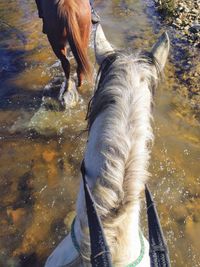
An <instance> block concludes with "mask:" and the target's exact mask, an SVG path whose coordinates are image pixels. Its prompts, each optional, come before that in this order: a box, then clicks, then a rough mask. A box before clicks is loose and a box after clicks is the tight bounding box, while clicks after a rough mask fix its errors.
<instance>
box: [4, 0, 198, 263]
mask: <svg viewBox="0 0 200 267" xmlns="http://www.w3.org/2000/svg"><path fill="white" fill-rule="evenodd" d="M96 6H97V10H98V11H99V13H100V15H101V18H102V25H103V27H104V28H105V33H106V35H107V37H108V39H109V40H112V43H113V44H114V45H115V46H117V47H120V48H123V47H132V48H134V49H135V48H136V49H138V48H142V49H146V48H148V47H150V46H151V45H152V44H153V42H154V41H155V40H156V38H157V36H158V35H159V34H160V33H161V32H162V31H163V30H164V29H163V28H161V25H160V24H159V23H158V20H157V18H156V17H155V14H154V13H153V9H152V2H150V1H147V2H146V1H141V0H140V1H139V0H138V1H136V0H135V1H133V0H132V1H128V0H127V1H119V0H118V1H117V0H115V1H114V0H113V1H104V0H101V1H97V2H96ZM147 7H148V8H147ZM147 13H148V15H147ZM168 30H169V34H171V35H172V34H173V33H171V30H170V29H168ZM175 49H176V46H175V45H174V44H173V45H172V49H171V56H170V60H169V63H168V65H167V68H166V72H165V76H166V77H165V80H164V81H163V82H162V83H163V84H162V85H161V86H160V87H159V89H158V91H157V93H156V96H155V107H154V132H155V144H154V147H153V152H152V161H151V172H152V179H151V180H150V183H149V185H150V187H151V190H152V192H153V193H154V196H155V200H156V203H157V207H158V211H159V214H160V218H161V223H162V225H163V230H164V233H165V236H166V239H167V243H168V245H169V250H170V256H171V260H172V266H176V267H182V266H185V267H189V266H193V267H197V266H200V255H199V252H198V248H199V245H200V244H199V235H200V198H199V197H200V189H199V188H200V187H199V185H200V175H199V173H200V167H199V164H198V161H199V159H200V148H199V139H200V134H199V133H200V129H199V124H198V123H197V121H196V120H195V118H194V116H193V114H192V113H190V110H188V109H186V108H187V105H186V104H185V102H184V99H183V98H182V97H181V96H179V95H178V94H177V91H175V90H174V88H177V87H180V86H181V82H180V80H179V78H178V76H177V72H178V71H179V70H180V69H178V66H177V65H176V64H175V63H176V60H175V55H176V51H175ZM193 53H194V55H195V53H196V52H195V51H193ZM0 58H1V61H0V166H1V168H0V200H1V201H0V221H1V224H0V266H18V262H19V261H18V257H19V256H20V258H21V259H22V260H23V262H24V265H23V266H34V267H35V266H43V262H44V260H45V259H46V257H47V256H48V255H49V253H50V251H51V250H52V249H53V248H54V247H55V246H56V244H57V243H58V242H59V240H61V239H62V238H63V236H64V235H65V234H66V233H67V231H68V230H69V221H70V220H71V218H72V217H73V215H74V208H75V199H76V194H77V189H78V184H79V167H80V162H81V159H82V155H83V151H84V146H85V142H86V138H87V136H86V134H84V132H82V130H84V129H85V127H86V123H85V120H84V119H85V114H86V106H87V103H88V100H89V97H90V95H91V93H92V92H91V89H90V90H89V88H88V85H85V86H84V90H83V93H82V96H81V99H80V103H79V104H78V105H77V106H75V107H74V108H72V109H71V110H67V111H60V110H59V109H58V110H46V109H45V108H44V105H43V104H44V103H43V100H42V99H43V98H42V96H43V91H44V88H45V87H51V85H52V84H53V85H55V84H56V83H58V84H59V83H60V84H61V82H62V80H63V76H62V73H61V69H60V66H59V64H58V62H57V60H56V58H55V56H54V54H53V52H52V51H51V49H50V47H49V44H48V42H47V40H46V36H45V35H43V34H42V33H41V21H40V20H39V19H38V18H37V12H36V8H35V4H34V2H33V1H28V2H27V1H25V0H15V1H14V0H13V1H9V2H8V1H5V0H2V1H1V2H0ZM91 58H93V54H92V49H91ZM180 63H181V61H180ZM194 64H195V63H194ZM175 65H176V68H175ZM180 66H181V64H180ZM183 110H185V113H186V114H185V116H184V113H183V112H182V111H183ZM144 227H145V226H144Z"/></svg>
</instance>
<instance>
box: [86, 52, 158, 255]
mask: <svg viewBox="0 0 200 267" xmlns="http://www.w3.org/2000/svg"><path fill="white" fill-rule="evenodd" d="M158 70H159V67H158V66H157V64H156V62H155V61H154V60H153V57H151V56H149V55H148V56H146V55H144V54H137V55H128V54H122V53H121V52H117V53H116V54H114V53H113V54H110V55H108V57H107V59H106V60H104V62H103V64H102V66H101V67H100V70H99V74H98V77H97V82H96V90H95V93H94V96H93V98H92V99H91V102H90V104H89V109H88V116H87V118H88V127H89V129H91V127H92V125H93V122H94V121H95V119H96V118H97V116H99V115H100V114H101V113H103V112H107V113H106V114H107V116H106V117H105V122H104V129H103V130H102V131H103V132H102V138H103V142H104V145H105V147H104V150H103V151H100V153H102V155H103V156H104V159H105V162H104V166H103V168H102V171H101V174H100V175H99V176H98V179H97V182H96V185H95V188H94V190H93V195H94V198H95V201H96V206H97V210H98V214H99V215H100V217H101V219H102V222H103V226H104V230H105V234H106V238H107V241H108V244H109V246H110V248H111V254H112V256H113V257H114V258H116V253H117V246H118V245H119V244H120V242H122V240H123V237H122V236H121V237H119V236H120V235H121V234H122V233H123V232H124V231H123V230H122V227H123V224H124V222H125V221H126V220H127V216H128V214H129V210H131V209H133V207H134V204H135V203H136V202H137V203H138V202H140V193H141V191H142V189H143V187H144V183H145V182H146V181H147V179H148V177H149V173H148V165H149V157H150V149H149V144H150V143H151V142H152V141H153V133H152V128H151V123H150V122H151V117H152V116H151V105H152V91H153V88H154V87H155V85H156V84H157V80H158V76H159V71H158ZM98 153H99V152H98ZM120 238H121V239H120ZM117 239H118V240H117ZM82 252H83V254H85V255H89V241H88V240H87V237H86V238H85V239H84V241H83V244H82Z"/></svg>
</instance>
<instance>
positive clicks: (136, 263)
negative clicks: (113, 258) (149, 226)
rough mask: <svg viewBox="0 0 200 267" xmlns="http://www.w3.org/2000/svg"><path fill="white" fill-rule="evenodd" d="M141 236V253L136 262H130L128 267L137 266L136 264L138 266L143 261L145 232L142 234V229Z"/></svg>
mask: <svg viewBox="0 0 200 267" xmlns="http://www.w3.org/2000/svg"><path fill="white" fill-rule="evenodd" d="M139 237H140V244H141V248H140V255H139V256H138V258H137V259H136V260H135V261H134V262H132V263H130V264H128V265H127V266H126V267H135V266H137V265H138V264H139V263H140V262H141V261H142V259H143V257H144V252H145V246H144V239H143V234H142V232H141V231H139Z"/></svg>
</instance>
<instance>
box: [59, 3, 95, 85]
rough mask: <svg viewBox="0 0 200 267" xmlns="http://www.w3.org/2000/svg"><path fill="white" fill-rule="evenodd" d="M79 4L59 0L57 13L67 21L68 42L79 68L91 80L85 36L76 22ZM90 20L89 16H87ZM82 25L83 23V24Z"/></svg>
mask: <svg viewBox="0 0 200 267" xmlns="http://www.w3.org/2000/svg"><path fill="white" fill-rule="evenodd" d="M80 8H81V7H80V6H79V5H78V3H77V2H76V1H75V0H60V2H59V6H58V12H59V15H60V16H61V17H62V18H64V19H65V20H66V22H67V28H68V34H69V38H68V41H69V44H70V47H71V49H72V52H73V54H74V57H75V59H76V61H77V64H78V66H79V68H80V71H81V72H82V73H84V75H85V77H86V78H87V79H88V80H89V81H91V80H92V71H91V63H90V60H89V57H88V53H87V49H88V47H87V45H86V44H85V37H84V36H82V35H81V29H80V26H79V23H78V14H79V12H80ZM89 20H90V21H91V18H89ZM83 26H84V25H83ZM88 30H90V29H88Z"/></svg>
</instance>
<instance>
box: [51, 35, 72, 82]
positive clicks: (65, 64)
mask: <svg viewBox="0 0 200 267" xmlns="http://www.w3.org/2000/svg"><path fill="white" fill-rule="evenodd" d="M48 39H49V42H50V44H51V47H52V49H53V51H54V53H55V55H56V56H57V58H58V59H59V60H60V62H61V65H62V68H63V71H64V73H65V77H66V79H67V81H68V80H69V76H70V63H69V60H68V59H67V58H66V54H67V49H66V46H64V45H58V42H55V40H54V39H53V38H50V37H49V36H48Z"/></svg>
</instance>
